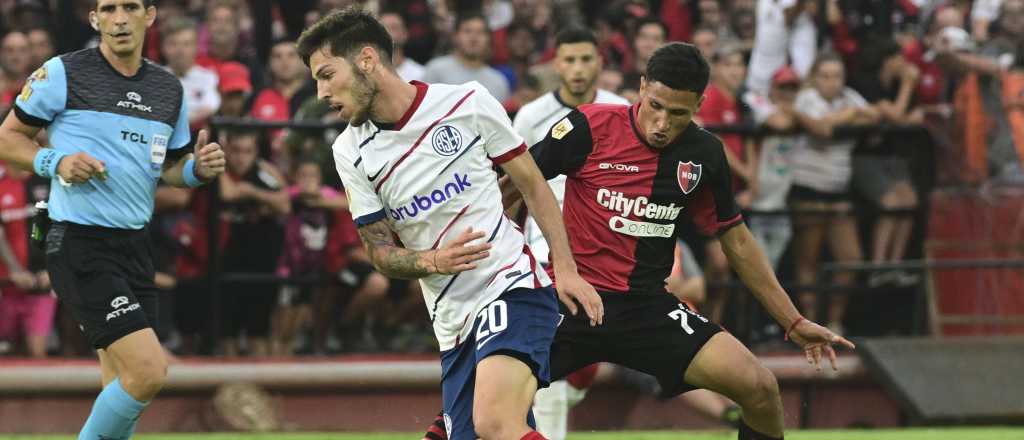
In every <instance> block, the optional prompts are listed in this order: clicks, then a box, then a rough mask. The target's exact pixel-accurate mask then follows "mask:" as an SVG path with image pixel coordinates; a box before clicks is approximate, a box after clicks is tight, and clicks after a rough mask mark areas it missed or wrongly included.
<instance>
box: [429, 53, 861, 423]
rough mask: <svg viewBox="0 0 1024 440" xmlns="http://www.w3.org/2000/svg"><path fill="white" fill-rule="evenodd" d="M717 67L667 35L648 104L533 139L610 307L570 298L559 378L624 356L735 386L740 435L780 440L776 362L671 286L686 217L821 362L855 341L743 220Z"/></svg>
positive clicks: (558, 344)
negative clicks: (705, 101) (720, 128)
mask: <svg viewBox="0 0 1024 440" xmlns="http://www.w3.org/2000/svg"><path fill="white" fill-rule="evenodd" d="M708 71H709V68H708V65H707V62H706V61H705V60H704V57H703V56H702V55H701V53H700V51H698V50H697V49H696V48H695V47H694V46H692V45H689V44H685V43H672V44H669V45H666V46H663V47H662V48H660V49H658V51H657V52H655V53H654V55H653V56H652V57H651V59H650V61H649V62H648V64H647V75H646V76H645V78H644V79H643V80H642V82H641V87H640V102H638V103H637V104H635V105H633V106H623V105H607V104H588V105H582V106H580V107H579V108H578V109H577V110H575V111H573V112H572V113H570V114H569V116H567V117H565V118H564V119H562V120H560V121H559V122H557V123H556V124H555V125H554V126H553V127H552V128H551V131H550V132H549V133H548V136H547V137H546V138H545V139H544V140H543V141H541V142H540V143H539V144H537V145H535V146H534V147H533V148H532V150H531V151H532V152H533V155H534V158H535V159H536V162H537V164H538V165H539V166H540V168H541V170H542V171H543V172H544V177H545V178H548V179H550V178H553V177H555V176H558V175H565V176H566V177H567V180H566V186H565V203H564V205H563V215H564V218H565V225H566V231H567V232H568V234H569V241H570V245H571V248H572V251H573V256H574V258H575V259H576V264H577V265H578V266H579V270H580V275H582V276H583V278H584V279H586V280H587V281H588V282H590V283H591V284H592V285H593V286H594V287H595V288H596V289H597V290H598V292H599V293H600V294H601V298H602V300H603V301H604V307H605V317H604V325H602V326H598V327H592V326H590V325H589V321H588V320H587V319H586V318H585V317H583V316H582V315H577V313H576V312H577V308H576V307H571V308H570V307H566V306H565V305H564V304H563V305H562V313H563V314H564V315H565V319H564V320H563V322H562V324H561V325H560V326H559V328H558V331H557V333H556V335H555V342H554V344H553V345H552V349H551V350H552V352H551V353H552V354H551V373H552V374H551V377H552V378H561V377H564V376H565V375H567V374H569V373H571V372H572V371H574V370H576V369H577V368H580V367H582V366H585V365H589V364H591V363H594V362H613V363H616V364H620V365H623V366H626V367H629V368H633V369H635V370H639V371H642V372H645V373H648V374H651V375H653V376H654V377H656V378H657V379H658V381H659V382H660V384H661V387H662V389H663V390H664V392H665V393H666V394H668V395H678V394H681V393H684V392H686V391H689V390H693V389H696V388H705V389H709V390H712V391H715V392H718V393H721V394H723V395H725V396H726V397H729V398H730V399H732V400H733V401H735V402H736V403H738V404H739V405H740V406H741V407H742V409H743V420H742V425H741V427H740V431H739V438H740V439H781V438H782V435H783V419H782V415H783V411H782V400H781V398H780V395H779V389H778V384H777V383H776V381H775V377H774V376H773V375H772V373H771V372H770V371H768V369H766V368H765V367H764V366H762V365H761V364H760V363H759V362H758V361H757V359H756V358H755V357H754V355H753V354H752V353H750V351H749V350H747V348H746V347H744V346H743V345H742V344H741V343H740V342H739V341H738V340H736V338H734V337H733V336H732V335H730V334H729V333H727V332H724V331H722V329H721V327H719V326H718V325H717V324H715V323H712V322H710V321H709V320H708V319H707V318H705V317H703V316H701V315H700V314H698V313H696V312H694V311H693V310H691V309H690V308H689V307H687V306H686V305H685V304H682V303H679V302H678V300H676V299H675V298H674V297H673V296H671V295H669V294H667V293H666V292H665V288H664V285H663V280H665V279H666V278H667V277H668V276H669V273H670V271H671V268H672V263H673V250H674V249H675V243H676V240H677V238H678V234H679V230H680V228H681V226H682V225H683V223H684V222H686V221H691V220H692V221H693V222H694V223H695V224H697V225H698V227H700V229H702V231H703V232H704V233H706V234H709V235H711V234H715V235H717V236H718V237H719V240H720V241H721V243H722V248H723V250H724V251H725V255H726V256H727V257H728V259H729V263H730V265H731V266H732V268H733V270H735V271H736V272H737V273H738V274H739V276H740V279H742V280H743V282H744V283H745V284H746V285H747V286H748V287H749V288H750V290H751V291H752V292H753V293H754V296H755V297H757V299H758V300H759V301H760V302H761V304H762V305H764V307H765V308H766V309H767V310H768V312H769V313H770V314H771V315H772V316H773V317H774V318H775V319H776V320H777V321H778V322H779V324H780V325H782V326H783V327H784V328H786V329H787V332H786V336H787V338H790V339H792V340H793V341H794V342H795V343H797V344H799V345H800V346H801V347H802V348H803V349H804V351H805V353H806V355H807V359H808V362H810V363H812V364H815V365H820V361H821V358H822V356H823V355H824V356H828V357H829V359H830V360H831V361H832V367H833V368H835V367H836V364H835V351H834V350H833V348H832V344H841V345H844V346H847V347H850V348H853V344H852V343H851V342H849V341H847V340H846V339H843V338H842V337H840V336H838V335H836V334H834V333H832V332H831V331H829V330H828V329H826V328H825V327H822V326H820V325H817V324H815V323H813V322H810V321H808V320H806V319H804V318H803V317H802V316H800V314H799V312H798V311H797V309H796V307H794V306H793V303H792V301H790V299H789V296H788V295H787V294H786V292H785V291H784V290H783V289H782V287H781V286H780V285H779V282H778V280H777V279H776V278H775V274H774V272H773V271H772V268H771V265H770V264H769V262H768V259H767V257H765V255H764V252H763V251H762V250H761V248H760V247H759V246H758V245H757V243H756V241H755V240H754V238H753V236H751V234H750V231H749V230H748V229H747V227H746V225H745V224H744V223H743V218H742V216H741V215H740V212H739V208H738V207H737V206H736V203H735V201H734V200H733V198H732V188H731V184H730V179H731V176H730V173H729V166H728V163H727V162H726V158H725V153H724V151H723V147H722V143H721V141H720V140H719V139H718V138H717V137H716V136H715V135H713V134H711V133H709V132H707V131H705V130H704V129H702V128H701V127H699V126H697V125H696V124H694V123H692V122H691V118H692V117H693V115H694V113H696V112H697V109H698V108H699V107H700V104H701V101H702V97H701V95H702V93H703V91H704V88H705V86H706V85H707V81H708ZM556 282H557V280H556ZM434 433H435V434H433V435H436V430H434ZM428 437H429V435H428Z"/></svg>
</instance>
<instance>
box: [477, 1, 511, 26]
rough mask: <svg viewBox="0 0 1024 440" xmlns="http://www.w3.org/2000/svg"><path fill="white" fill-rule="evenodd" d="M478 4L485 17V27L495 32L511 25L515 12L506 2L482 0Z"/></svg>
mask: <svg viewBox="0 0 1024 440" xmlns="http://www.w3.org/2000/svg"><path fill="white" fill-rule="evenodd" d="M480 3H481V4H482V10H483V13H484V16H486V17H487V25H488V26H490V28H491V29H493V30H495V31H498V30H501V29H504V28H505V26H508V25H510V24H512V20H513V19H515V17H516V11H515V10H513V9H512V4H511V3H510V2H508V1H507V0H482V1H481V2H480Z"/></svg>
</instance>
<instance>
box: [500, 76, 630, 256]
mask: <svg viewBox="0 0 1024 440" xmlns="http://www.w3.org/2000/svg"><path fill="white" fill-rule="evenodd" d="M593 102H595V103H597V104H622V105H629V101H627V100H626V98H623V97H621V96H619V95H616V94H614V93H612V92H609V91H607V90H601V89H598V90H597V93H595V94H594V101H593ZM573 108H574V107H570V106H569V105H568V104H566V103H565V101H562V98H561V97H559V96H558V90H555V91H553V92H551V93H546V94H544V96H541V97H540V98H537V99H534V100H533V101H530V102H529V103H527V104H526V105H524V106H523V107H522V108H520V109H519V112H518V113H516V119H515V121H513V122H512V127H513V128H515V129H516V131H517V132H518V133H519V134H520V135H521V136H523V138H524V139H526V145H529V146H530V147H533V146H534V145H535V144H537V143H538V142H540V141H542V140H544V137H545V136H547V134H548V132H549V131H551V127H552V126H553V125H555V123H556V122H558V121H560V120H562V118H564V117H565V116H566V115H568V114H569V112H571V111H572V110H573ZM548 186H550V187H551V192H553V193H554V194H555V200H557V201H558V207H559V208H561V207H562V199H563V198H564V197H565V176H558V177H555V178H554V179H551V180H549V181H548ZM523 231H524V233H525V234H526V242H527V243H528V244H529V245H530V249H531V250H533V254H534V255H536V256H537V260H538V261H540V262H541V264H543V265H547V264H548V263H549V260H548V258H550V256H549V255H548V252H550V250H549V249H548V242H547V241H546V240H544V234H542V233H541V232H540V226H538V225H537V222H536V221H534V220H533V216H530V217H529V218H527V219H526V225H525V226H524V227H523Z"/></svg>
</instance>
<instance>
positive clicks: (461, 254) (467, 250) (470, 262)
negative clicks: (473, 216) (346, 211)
mask: <svg viewBox="0 0 1024 440" xmlns="http://www.w3.org/2000/svg"><path fill="white" fill-rule="evenodd" d="M484 235H485V234H484V232H483V231H476V232H474V231H473V230H472V229H466V230H465V231H464V232H463V233H462V234H461V235H459V236H458V237H457V238H456V239H455V240H452V241H450V242H448V243H446V244H445V245H444V246H442V247H440V248H438V249H430V250H425V251H414V250H411V249H406V248H404V247H401V246H399V245H398V244H397V243H395V238H394V235H393V234H392V232H391V228H390V227H388V225H387V223H386V222H385V221H384V220H379V221H376V222H373V223H370V224H368V225H365V226H362V227H360V228H359V238H360V239H361V240H362V241H363V245H364V246H366V253H367V254H369V256H370V262H372V263H373V266H374V267H376V268H377V270H378V271H380V273H382V274H384V275H385V276H388V277H391V278H401V279H407V280H409V279H416V278H423V277H426V276H429V275H434V274H442V275H450V274H455V273H459V272H463V271H467V270H472V269H475V268H476V264H475V262H476V261H477V260H481V259H484V258H487V257H488V256H489V255H490V249H491V244H490V243H484V244H476V245H471V244H469V243H470V242H472V241H474V240H479V239H481V238H483V237H484Z"/></svg>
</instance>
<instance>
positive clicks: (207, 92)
mask: <svg viewBox="0 0 1024 440" xmlns="http://www.w3.org/2000/svg"><path fill="white" fill-rule="evenodd" d="M219 82H220V79H219V78H218V77H217V75H216V74H212V75H211V78H210V81H207V82H205V87H204V90H203V96H202V100H201V101H200V103H199V106H200V107H201V108H204V109H210V110H212V111H214V112H216V111H217V109H219V108H220V91H218V90H217V85H218V84H219Z"/></svg>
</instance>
